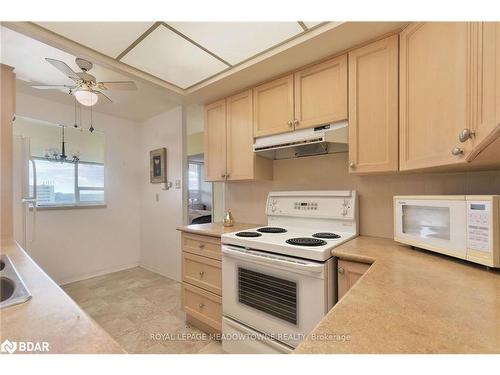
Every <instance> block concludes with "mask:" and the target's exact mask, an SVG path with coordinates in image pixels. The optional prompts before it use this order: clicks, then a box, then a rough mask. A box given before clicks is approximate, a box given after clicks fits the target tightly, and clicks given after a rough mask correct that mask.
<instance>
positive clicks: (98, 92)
mask: <svg viewBox="0 0 500 375" xmlns="http://www.w3.org/2000/svg"><path fill="white" fill-rule="evenodd" d="M93 92H95V93H96V94H97V95H100V96H102V97H103V98H104V99H106V100H107V101H109V102H110V103H113V101H112V100H111V99H110V98H108V97H107V96H106V95H104V94H103V93H102V92H100V91H97V90H94V91H93Z"/></svg>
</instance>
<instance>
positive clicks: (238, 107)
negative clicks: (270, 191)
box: [226, 90, 255, 180]
mask: <svg viewBox="0 0 500 375" xmlns="http://www.w3.org/2000/svg"><path fill="white" fill-rule="evenodd" d="M226 106H227V109H226V110H227V112H226V113H227V126H226V129H227V130H226V132H227V133H226V134H227V178H228V180H246V179H251V178H253V172H254V159H255V154H254V152H253V148H252V145H253V115H252V114H253V111H252V90H248V91H245V92H243V93H241V94H237V95H233V96H230V97H229V98H227V99H226Z"/></svg>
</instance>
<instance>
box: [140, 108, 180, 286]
mask: <svg viewBox="0 0 500 375" xmlns="http://www.w3.org/2000/svg"><path fill="white" fill-rule="evenodd" d="M160 147H166V148H167V179H168V180H169V181H171V182H172V183H173V185H174V186H172V188H171V189H170V190H162V188H163V184H151V183H150V180H149V151H151V150H154V149H156V148H160ZM139 150H140V155H139V159H140V169H141V171H142V174H141V180H140V183H141V264H142V266H143V267H145V268H148V269H151V270H152V271H156V272H158V273H160V274H162V275H164V276H167V277H169V278H172V279H174V280H178V281H180V279H181V244H180V234H179V232H177V231H176V228H177V227H178V226H181V225H182V224H183V193H182V189H181V188H179V189H176V188H175V181H176V180H179V181H180V182H182V181H183V177H182V168H183V114H182V108H181V107H176V108H174V109H172V110H170V111H168V112H165V113H163V114H160V115H158V116H155V117H153V118H151V119H149V120H147V121H145V122H143V123H141V124H140V148H139Z"/></svg>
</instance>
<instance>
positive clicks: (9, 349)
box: [0, 340, 17, 354]
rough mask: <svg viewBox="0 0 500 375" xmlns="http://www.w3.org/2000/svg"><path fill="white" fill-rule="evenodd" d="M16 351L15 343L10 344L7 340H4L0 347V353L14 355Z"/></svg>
mask: <svg viewBox="0 0 500 375" xmlns="http://www.w3.org/2000/svg"><path fill="white" fill-rule="evenodd" d="M16 350H17V342H11V341H9V340H5V341H4V342H2V344H1V345H0V352H3V353H10V354H12V353H14V352H15V351H16Z"/></svg>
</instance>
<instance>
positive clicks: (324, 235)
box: [313, 232, 340, 240]
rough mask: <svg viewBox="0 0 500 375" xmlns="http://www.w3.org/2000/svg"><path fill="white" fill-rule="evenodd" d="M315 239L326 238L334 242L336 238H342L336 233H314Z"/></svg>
mask: <svg viewBox="0 0 500 375" xmlns="http://www.w3.org/2000/svg"><path fill="white" fill-rule="evenodd" d="M313 237H315V238H324V239H327V240H334V239H336V238H340V236H339V235H338V234H336V233H330V232H319V233H314V234H313Z"/></svg>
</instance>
